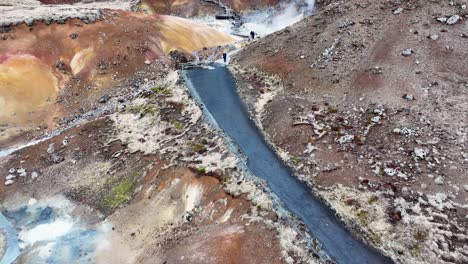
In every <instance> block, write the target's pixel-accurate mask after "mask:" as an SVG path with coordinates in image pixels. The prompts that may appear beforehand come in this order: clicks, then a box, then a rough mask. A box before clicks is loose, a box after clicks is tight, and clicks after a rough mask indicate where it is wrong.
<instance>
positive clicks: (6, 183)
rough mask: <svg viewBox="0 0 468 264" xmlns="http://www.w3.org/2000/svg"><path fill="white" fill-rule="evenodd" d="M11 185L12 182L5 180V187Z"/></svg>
mask: <svg viewBox="0 0 468 264" xmlns="http://www.w3.org/2000/svg"><path fill="white" fill-rule="evenodd" d="M13 183H14V181H13V180H7V181H6V182H5V186H8V185H12V184H13Z"/></svg>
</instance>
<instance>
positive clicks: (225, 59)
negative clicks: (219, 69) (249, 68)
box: [223, 52, 227, 63]
mask: <svg viewBox="0 0 468 264" xmlns="http://www.w3.org/2000/svg"><path fill="white" fill-rule="evenodd" d="M223 61H224V63H226V62H227V53H226V52H223Z"/></svg>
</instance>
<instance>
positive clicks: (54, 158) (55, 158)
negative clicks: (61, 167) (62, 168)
mask: <svg viewBox="0 0 468 264" xmlns="http://www.w3.org/2000/svg"><path fill="white" fill-rule="evenodd" d="M64 160H65V159H64V158H63V157H62V156H59V155H57V154H54V155H52V161H53V162H54V163H60V162H62V161H64Z"/></svg>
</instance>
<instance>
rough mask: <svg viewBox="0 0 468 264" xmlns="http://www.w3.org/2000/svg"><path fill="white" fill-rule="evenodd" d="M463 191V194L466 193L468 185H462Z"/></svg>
mask: <svg viewBox="0 0 468 264" xmlns="http://www.w3.org/2000/svg"><path fill="white" fill-rule="evenodd" d="M463 189H464V190H465V192H468V184H465V185H463Z"/></svg>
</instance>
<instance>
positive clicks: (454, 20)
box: [446, 15, 460, 25]
mask: <svg viewBox="0 0 468 264" xmlns="http://www.w3.org/2000/svg"><path fill="white" fill-rule="evenodd" d="M458 20H460V16H459V15H453V16H451V17H450V18H449V19H448V20H447V22H446V23H447V25H453V24H456V23H457V22H458Z"/></svg>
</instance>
